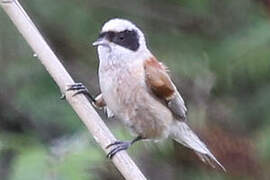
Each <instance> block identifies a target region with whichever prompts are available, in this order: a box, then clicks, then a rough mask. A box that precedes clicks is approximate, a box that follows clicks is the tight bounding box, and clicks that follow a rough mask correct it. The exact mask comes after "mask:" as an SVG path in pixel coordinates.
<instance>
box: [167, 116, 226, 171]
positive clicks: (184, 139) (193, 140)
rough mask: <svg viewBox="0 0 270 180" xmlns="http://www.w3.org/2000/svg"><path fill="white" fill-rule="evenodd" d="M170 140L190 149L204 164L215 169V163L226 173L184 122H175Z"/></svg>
mask: <svg viewBox="0 0 270 180" xmlns="http://www.w3.org/2000/svg"><path fill="white" fill-rule="evenodd" d="M171 136H172V138H173V139H174V140H175V141H177V142H178V143H180V144H182V145H184V146H186V147H188V148H190V149H192V150H194V151H195V153H196V154H197V155H198V156H199V158H200V159H201V160H202V161H203V162H204V163H208V164H209V165H210V166H212V167H213V168H215V167H216V166H215V163H216V164H217V165H218V166H220V167H221V168H222V170H223V171H225V172H226V169H225V168H224V167H223V166H222V165H221V164H220V162H218V160H217V159H216V158H215V156H214V155H213V154H212V153H211V152H210V151H209V150H208V148H207V147H206V145H205V144H204V143H203V142H202V141H201V140H200V139H199V138H198V136H197V135H196V134H195V133H194V132H193V131H192V130H191V129H190V128H189V127H188V125H187V124H186V123H185V122H179V121H178V122H177V124H176V125H175V126H173V128H172V133H171Z"/></svg>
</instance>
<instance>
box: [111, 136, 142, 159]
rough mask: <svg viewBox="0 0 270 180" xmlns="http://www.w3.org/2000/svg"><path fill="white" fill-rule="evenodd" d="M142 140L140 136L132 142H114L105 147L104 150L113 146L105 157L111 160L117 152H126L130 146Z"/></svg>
mask: <svg viewBox="0 0 270 180" xmlns="http://www.w3.org/2000/svg"><path fill="white" fill-rule="evenodd" d="M142 139H144V138H143V137H142V136H137V137H136V138H134V139H133V140H132V141H115V142H114V143H111V144H109V145H108V146H107V147H106V149H108V148H110V147H112V146H114V148H113V149H112V150H111V151H110V152H109V153H108V154H107V156H106V157H107V158H109V159H112V158H113V156H114V155H115V154H116V153H118V152H119V151H123V150H127V149H128V148H129V147H130V146H131V145H132V144H134V143H135V142H137V141H139V140H142Z"/></svg>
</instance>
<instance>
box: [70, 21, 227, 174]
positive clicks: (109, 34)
mask: <svg viewBox="0 0 270 180" xmlns="http://www.w3.org/2000/svg"><path fill="white" fill-rule="evenodd" d="M92 45H93V46H95V47H97V53H98V59H99V69H98V76H99V85H100V90H101V94H100V95H98V96H97V97H96V98H93V97H92V96H91V94H90V93H89V91H88V89H87V88H86V87H85V86H84V85H83V84H82V83H75V84H72V85H70V86H69V88H67V91H70V90H76V91H77V92H76V93H74V95H77V94H81V93H82V94H85V95H87V96H88V97H90V99H91V100H92V101H93V105H94V106H95V107H97V108H106V109H107V114H108V116H115V117H117V118H118V119H119V120H120V121H121V122H122V123H123V124H124V125H125V126H126V127H128V128H129V129H130V130H131V131H132V132H133V134H135V135H136V136H135V138H134V139H133V140H132V141H115V142H113V143H111V144H109V145H108V146H107V148H111V151H110V152H109V153H108V154H107V157H108V158H113V157H114V155H115V154H117V153H118V152H119V151H122V150H127V149H128V148H129V147H130V146H131V145H132V144H134V143H135V142H137V141H139V140H154V141H156V140H160V139H164V138H171V139H173V140H175V141H176V142H178V143H180V144H182V145H184V146H185V147H187V148H190V149H192V150H193V151H194V152H195V153H196V154H197V155H198V157H199V158H200V159H201V160H202V161H203V162H205V163H208V164H210V165H211V166H212V167H216V165H218V166H219V167H220V168H221V169H223V170H224V171H226V170H225V168H224V167H223V165H222V164H221V163H220V162H219V161H218V160H217V159H216V158H215V156H214V155H213V154H212V153H211V151H210V150H209V149H208V148H207V146H206V145H205V143H204V142H202V141H201V140H200V139H199V137H198V136H197V135H196V134H195V133H194V132H193V131H192V130H191V128H190V127H189V126H188V121H187V108H186V106H185V102H184V100H183V98H182V97H181V95H180V93H179V91H178V90H177V88H176V86H175V85H174V83H173V81H172V79H171V77H170V75H169V72H168V68H167V67H166V66H165V65H164V64H163V63H161V62H160V61H158V60H157V58H156V57H155V56H154V55H153V54H152V53H151V51H150V50H149V49H148V48H147V44H146V40H145V36H144V34H143V32H142V31H141V29H140V28H139V27H137V26H136V25H135V24H134V23H132V22H131V21H129V20H126V19H121V18H113V19H110V20H108V21H107V22H105V23H104V25H103V27H102V29H101V31H100V33H99V36H98V39H97V40H96V41H95V42H94V43H93V44H92Z"/></svg>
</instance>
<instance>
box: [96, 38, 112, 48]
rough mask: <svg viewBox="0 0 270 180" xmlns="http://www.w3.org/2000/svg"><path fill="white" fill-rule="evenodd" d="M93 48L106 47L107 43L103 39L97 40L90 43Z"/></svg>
mask: <svg viewBox="0 0 270 180" xmlns="http://www.w3.org/2000/svg"><path fill="white" fill-rule="evenodd" d="M92 45H93V46H108V41H107V40H106V39H104V38H98V39H97V40H96V41H95V42H93V43H92Z"/></svg>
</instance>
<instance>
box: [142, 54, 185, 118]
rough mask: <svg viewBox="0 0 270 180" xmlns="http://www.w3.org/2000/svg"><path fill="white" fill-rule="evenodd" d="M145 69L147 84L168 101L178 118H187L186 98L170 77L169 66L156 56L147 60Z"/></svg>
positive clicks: (162, 98)
mask: <svg viewBox="0 0 270 180" xmlns="http://www.w3.org/2000/svg"><path fill="white" fill-rule="evenodd" d="M144 69H145V78H146V84H147V85H148V87H149V88H150V89H151V91H152V92H153V94H155V95H156V96H157V98H159V99H160V100H161V101H163V102H164V101H165V102H166V104H167V106H168V108H169V109H170V110H171V111H172V113H173V114H174V115H175V117H176V119H179V120H185V119H186V111H187V109H186V106H185V103H184V100H183V98H182V97H181V95H180V94H179V92H178V91H177V89H176V87H175V85H174V84H173V82H172V80H171V79H170V76H169V75H168V73H167V68H166V67H165V66H164V65H163V64H162V63H160V62H158V61H157V60H156V59H155V58H150V59H147V60H146V61H145V63H144Z"/></svg>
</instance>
